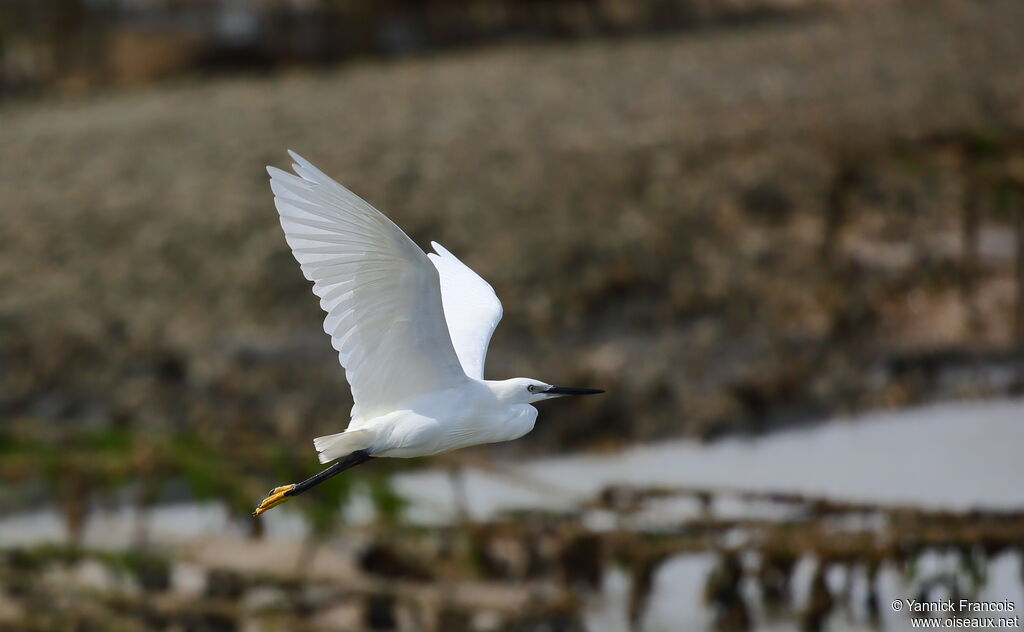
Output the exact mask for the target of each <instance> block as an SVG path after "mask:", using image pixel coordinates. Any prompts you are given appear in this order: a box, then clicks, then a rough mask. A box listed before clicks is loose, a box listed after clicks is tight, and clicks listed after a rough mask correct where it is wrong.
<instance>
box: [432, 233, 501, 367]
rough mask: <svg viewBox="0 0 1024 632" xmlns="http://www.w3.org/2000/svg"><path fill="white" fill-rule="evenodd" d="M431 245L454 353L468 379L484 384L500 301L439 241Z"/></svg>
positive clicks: (492, 289)
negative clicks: (485, 366)
mask: <svg viewBox="0 0 1024 632" xmlns="http://www.w3.org/2000/svg"><path fill="white" fill-rule="evenodd" d="M430 245H431V246H433V247H434V251H435V252H437V254H434V253H430V254H428V255H427V256H428V257H430V261H431V262H432V263H433V264H434V265H435V266H437V271H438V272H440V273H441V298H442V300H443V302H444V316H445V319H447V321H448V333H449V334H451V338H452V344H454V345H455V353H457V354H458V356H459V362H461V363H462V369H463V370H464V371H465V372H466V375H468V376H470V377H475V378H477V379H480V380H482V379H484V362H485V361H486V360H487V345H488V344H489V343H490V342H491V334H493V333H494V328H495V327H497V326H498V321H499V320H501V313H502V312H501V301H499V300H498V296H497V295H496V294H495V293H494V288H492V287H491V286H490V284H489V283H487V281H484V280H483V279H482V278H481V277H480V275H479V274H477V273H476V272H473V270H472V269H471V268H470V267H469V266H467V265H466V264H464V263H462V262H461V261H459V260H458V259H457V258H456V257H455V255H453V254H452V253H450V252H448V251H447V250H446V249H445V247H444V246H442V245H441V244H439V243H437V242H436V241H432V242H430Z"/></svg>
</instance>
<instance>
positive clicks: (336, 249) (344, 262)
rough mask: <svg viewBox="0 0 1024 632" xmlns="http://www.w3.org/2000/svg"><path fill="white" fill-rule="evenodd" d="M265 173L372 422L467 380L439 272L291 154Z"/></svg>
mask: <svg viewBox="0 0 1024 632" xmlns="http://www.w3.org/2000/svg"><path fill="white" fill-rule="evenodd" d="M289 154H290V155H291V157H292V158H293V159H294V160H295V164H293V165H292V169H294V170H295V173H296V174H298V177H296V176H294V175H292V174H290V173H286V172H284V171H281V170H280V169H275V168H274V167H267V171H268V172H269V173H270V186H271V188H272V189H273V191H274V202H275V204H276V206H277V210H278V212H279V213H280V215H281V226H282V227H283V228H284V233H285V237H286V238H287V239H288V245H289V246H291V249H292V253H293V254H294V255H295V258H296V259H297V260H298V262H299V263H300V264H301V266H302V272H303V274H305V275H306V278H307V279H309V280H310V281H313V293H314V294H316V295H317V296H319V297H320V307H322V308H323V310H324V311H325V312H327V318H326V319H325V320H324V331H326V332H327V333H328V334H329V335H330V336H331V343H332V344H333V345H334V348H335V349H336V350H337V351H338V357H339V358H340V360H341V365H342V366H343V367H345V373H346V376H347V378H348V382H349V385H351V387H352V398H353V400H354V401H355V406H354V407H353V408H352V418H353V419H370V418H373V417H376V416H378V415H382V414H385V413H388V412H391V411H393V410H396V409H398V408H400V407H401V406H402V405H403V404H404V403H406V402H408V401H409V400H411V399H413V398H415V397H416V396H419V395H423V394H426V393H430V392H433V391H437V390H441V389H444V388H449V387H452V386H457V385H458V384H459V383H461V382H462V381H464V380H465V379H466V376H465V373H464V372H463V370H462V367H461V366H460V365H459V360H458V357H457V356H456V354H455V349H454V348H453V347H452V341H451V338H450V337H449V335H448V327H447V325H446V323H445V319H444V310H443V307H442V304H441V288H440V283H439V278H438V272H437V269H436V268H434V266H432V265H431V264H430V261H429V260H428V259H427V256H426V254H425V253H424V252H423V251H422V250H421V249H420V248H419V246H417V245H416V244H415V243H413V241H412V240H411V239H409V237H408V236H407V235H406V234H405V233H404V232H402V230H401V229H400V228H399V227H398V226H396V225H395V224H394V223H393V222H392V221H391V220H389V219H388V218H387V217H385V216H384V214H382V213H381V212H380V211H378V210H376V209H375V208H373V207H372V206H370V205H369V204H367V203H366V202H364V201H363V200H362V199H360V198H359V197H358V196H356V195H355V194H354V193H352V192H351V191H349V190H348V189H346V188H345V187H343V186H341V185H340V184H338V183H337V182H335V181H334V180H332V179H331V178H329V177H327V176H326V175H324V174H323V173H322V172H321V171H320V170H319V169H317V168H316V167H314V166H313V165H312V164H310V163H309V162H308V161H306V160H305V159H303V158H302V157H300V156H299V155H297V154H295V153H294V152H289Z"/></svg>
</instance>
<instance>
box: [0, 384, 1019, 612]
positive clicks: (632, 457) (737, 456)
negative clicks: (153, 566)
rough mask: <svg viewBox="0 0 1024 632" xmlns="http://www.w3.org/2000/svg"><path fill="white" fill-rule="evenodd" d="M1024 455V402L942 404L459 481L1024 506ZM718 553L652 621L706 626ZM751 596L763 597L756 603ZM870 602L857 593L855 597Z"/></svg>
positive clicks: (417, 502) (686, 573) (616, 585)
mask: <svg viewBox="0 0 1024 632" xmlns="http://www.w3.org/2000/svg"><path fill="white" fill-rule="evenodd" d="M1022 452H1024V400H1020V399H1017V400H1001V401H991V402H973V403H947V404H941V405H934V406H928V407H922V408H916V409H911V410H904V411H898V412H887V413H875V414H869V415H864V416H861V417H858V418H850V419H839V420H834V421H830V422H827V423H824V424H821V425H817V426H812V427H806V428H801V429H796V430H792V431H788V432H784V433H778V434H773V435H769V436H765V437H759V438H750V439H728V440H723V441H719V442H716V443H712V444H700V443H696V442H692V441H684V440H679V441H668V442H663V443H658V444H652V445H643V446H637V447H634V448H631V449H628V450H625V451H623V452H620V453H616V454H607V455H600V456H595V455H579V456H562V457H551V458H544V459H538V460H534V461H530V462H526V463H523V464H519V465H505V466H502V467H501V468H499V469H500V471H482V470H479V469H474V468H472V467H467V468H464V474H463V487H464V498H465V502H466V507H465V510H466V511H467V512H468V513H469V514H470V515H471V516H472V517H474V518H476V519H481V520H482V519H488V518H492V517H494V516H496V515H497V514H499V513H500V512H502V511H505V510H510V509H530V508H541V509H566V508H570V507H573V506H575V505H576V504H577V503H579V502H581V501H584V500H587V499H589V498H591V497H592V496H593V494H595V493H596V492H597V491H599V490H600V489H602V488H604V487H605V486H607V485H609V484H614V483H628V484H633V485H638V486H648V485H662V486H686V487H709V488H722V489H744V490H762V491H787V492H797V493H802V494H808V495H814V496H825V497H829V498H831V499H835V500H847V501H867V502H876V503H881V504H894V505H908V506H916V507H922V508H931V509H935V508H948V509H957V510H965V509H969V508H987V509H1021V508H1024V484H1022V482H1024V459H1022V458H1021V457H1022ZM394 485H395V488H396V490H397V491H398V492H399V493H400V494H401V495H403V496H405V497H406V498H407V499H408V500H409V501H411V504H410V507H409V510H408V515H407V517H408V518H409V519H410V520H411V521H413V522H420V523H428V524H429V523H435V524H436V523H447V522H450V521H451V520H452V519H453V518H454V517H455V516H456V515H457V510H458V506H457V503H456V494H455V492H454V487H453V484H452V479H451V476H450V473H449V472H448V471H447V470H441V469H436V470H425V471H421V472H413V473H407V474H402V475H399V476H396V477H395V479H394ZM699 511H700V507H698V506H697V503H696V502H694V501H693V500H692V499H689V498H681V499H671V500H665V501H659V502H657V503H652V504H651V506H650V507H649V508H648V509H647V510H645V511H644V512H642V513H641V515H640V516H638V517H637V521H638V523H639V524H640V525H641V526H651V527H657V525H658V524H659V523H664V524H671V523H673V522H676V521H678V520H679V519H680V518H685V517H692V516H695V515H697V512H699ZM786 511H787V510H786V508H785V507H780V506H779V505H772V504H770V503H759V502H751V501H744V500H740V499H739V498H737V497H734V496H729V495H728V494H725V495H722V496H721V497H716V501H715V503H714V505H713V506H712V512H713V514H714V515H715V516H717V517H759V518H766V519H773V518H781V517H785V515H786V513H785V512H786ZM372 513H373V512H372V509H371V507H370V503H369V502H368V501H367V499H366V497H365V496H359V495H357V497H356V499H355V500H354V501H353V503H352V505H351V506H350V507H349V513H348V515H349V516H350V517H351V518H352V519H353V521H354V522H357V523H358V522H368V521H370V520H372ZM606 518H607V517H606V516H602V515H601V513H600V512H591V514H588V515H587V516H586V517H585V519H586V521H587V524H588V526H590V527H592V528H600V527H601V525H602V521H603V520H605V519H606ZM142 519H144V520H145V521H146V524H147V526H148V531H149V539H150V540H151V541H154V542H160V543H166V544H174V543H180V544H187V543H189V542H194V541H196V540H198V539H201V538H204V537H209V536H216V537H218V538H225V537H227V538H235V539H240V538H241V537H242V536H243V535H244V532H243V529H242V527H241V526H240V525H239V524H238V523H237V522H234V521H232V520H231V519H230V518H229V516H228V513H227V512H226V511H225V510H224V508H223V507H221V506H220V505H219V504H217V503H186V504H175V505H162V506H158V507H156V508H154V509H152V510H151V511H150V512H148V513H147V514H146V515H145V517H144V518H142ZM137 520H139V516H138V515H137V514H136V513H135V512H134V511H131V510H128V509H122V510H98V511H95V512H94V513H93V514H92V515H91V517H90V520H89V523H88V525H87V528H86V532H85V542H86V544H87V545H90V546H95V547H123V546H127V544H128V543H130V542H132V535H133V534H134V533H135V530H136V528H137V526H138V525H137ZM608 524H611V523H610V522H609V523H608ZM266 525H267V532H268V537H269V538H271V539H272V540H279V541H280V540H295V539H297V538H299V537H301V536H302V535H303V534H304V533H305V530H306V528H305V525H304V523H303V521H302V519H301V518H300V517H299V515H298V513H297V512H293V511H289V508H288V507H287V506H285V507H284V508H282V509H280V510H275V511H274V512H271V513H270V514H268V515H267V521H266ZM859 526H865V525H859ZM62 539H63V527H62V523H61V521H60V519H59V516H58V514H57V512H56V511H55V510H54V509H52V508H43V509H40V510H38V511H34V512H25V513H20V514H18V515H14V516H7V517H4V518H2V519H0V547H4V546H14V545H19V544H32V543H39V542H46V541H61V540H62ZM716 559H717V558H716V556H715V555H714V554H712V553H695V554H686V555H677V556H675V557H673V558H671V559H670V560H669V561H667V562H666V563H665V564H664V565H663V566H662V567H661V568H660V569H659V570H658V571H657V574H656V576H655V577H656V581H655V583H654V589H653V592H652V594H651V596H650V599H649V602H648V607H647V609H646V611H645V612H646V614H645V616H644V624H643V629H644V630H646V631H648V632H661V631H668V630H680V629H705V628H706V626H707V624H708V622H709V621H710V619H711V613H710V612H709V611H708V608H707V607H706V606H705V605H704V604H703V602H702V597H701V595H702V594H703V586H704V583H705V580H706V577H707V575H708V573H709V572H710V571H711V569H712V568H713V566H714V564H715V562H716ZM921 564H922V565H931V568H932V570H936V569H938V570H942V569H944V568H946V567H950V568H955V566H956V564H957V560H956V559H955V558H948V559H947V558H943V556H942V555H939V554H934V555H931V554H929V557H927V558H926V559H924V560H922V562H921ZM813 566H814V563H813V560H811V559H805V560H803V561H802V562H801V565H800V567H798V569H797V572H796V574H795V576H794V584H795V585H794V595H795V598H796V601H797V605H798V606H799V604H800V603H801V602H802V601H803V600H806V594H807V590H808V588H807V587H808V585H809V582H810V578H811V572H812V570H813ZM829 579H830V582H831V580H835V582H834V583H835V584H836V587H838V586H839V585H840V584H841V583H842V580H843V578H842V577H830V578H829ZM852 586H853V593H854V594H856V592H857V591H858V590H861V591H862V590H863V587H864V583H863V580H862V579H856V578H855V581H854V582H853V584H852ZM879 586H880V594H879V597H880V603H882V604H883V612H882V617H883V619H882V623H883V627H884V629H897V630H898V629H906V627H907V625H908V622H907V619H906V617H905V616H904V615H897V614H894V613H893V612H892V611H891V610H889V609H888V604H889V603H891V601H892V600H893V599H897V598H907V597H912V596H913V594H912V591H913V590H914V588H913V586H911V585H909V584H907V583H906V580H905V578H904V577H903V576H902V575H901V573H899V572H898V571H897V570H896V569H895V568H893V567H890V566H885V567H883V570H882V573H881V576H880V582H879ZM750 590H755V589H754V588H753V587H750ZM836 592H838V591H836ZM628 594H629V579H628V577H627V576H626V575H625V574H624V573H623V572H622V571H619V570H615V569H613V570H610V571H608V572H607V573H606V576H605V582H604V589H603V591H602V592H601V594H599V595H597V596H595V597H593V598H591V599H590V600H589V601H588V603H587V605H586V608H585V612H586V622H587V626H588V629H589V630H592V631H594V632H625V631H626V630H627V629H628V624H627V622H626V616H625V612H626V603H627V599H628ZM754 596H756V595H754ZM982 596H983V597H985V598H990V599H1011V600H1013V601H1015V603H1016V604H1018V608H1019V609H1020V608H1022V607H1024V593H1022V589H1021V559H1020V556H1019V555H1018V554H1017V553H1005V554H1002V555H1001V556H999V557H997V558H996V559H994V560H993V561H992V562H991V563H990V565H989V572H988V581H987V584H986V585H985V586H984V588H983V589H982ZM750 601H751V603H757V600H756V599H751V600H750ZM861 602H862V600H856V599H854V600H853V601H852V602H851V603H853V604H856V603H861ZM837 610H838V612H837V614H834V615H833V616H832V618H831V620H830V622H829V628H828V629H829V630H833V631H836V630H838V631H854V630H868V629H872V628H870V626H868V625H867V624H866V623H864V620H865V618H864V616H863V613H859V612H857V609H856V607H854V606H852V605H851V606H850V607H849V608H839V609H837ZM1016 614H1021V615H1024V613H1022V612H1017V613H1016ZM753 616H754V617H755V620H757V621H758V628H757V629H758V630H771V631H772V632H783V631H789V630H796V629H797V624H796V623H795V622H794V621H792V620H779V621H770V620H768V619H767V617H766V616H765V615H764V613H760V612H757V611H756V610H755V611H754V612H753Z"/></svg>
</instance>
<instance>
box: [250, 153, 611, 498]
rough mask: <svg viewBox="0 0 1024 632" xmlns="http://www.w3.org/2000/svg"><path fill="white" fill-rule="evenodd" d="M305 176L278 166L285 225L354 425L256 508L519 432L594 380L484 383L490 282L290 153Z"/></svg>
mask: <svg viewBox="0 0 1024 632" xmlns="http://www.w3.org/2000/svg"><path fill="white" fill-rule="evenodd" d="M289 154H290V155H291V157H292V158H293V159H294V160H295V163H294V164H293V165H292V169H294V171H295V173H296V174H297V175H292V174H290V173H287V172H285V171H282V170H280V169H276V168H274V167H267V171H268V172H269V173H270V187H271V189H272V190H273V192H274V202H275V203H276V206H277V210H278V213H280V216H281V226H282V227H283V228H284V232H285V237H286V239H287V240H288V245H289V246H290V247H291V249H292V253H293V254H294V255H295V258H296V259H297V260H298V262H299V264H300V265H301V267H302V272H303V273H304V274H305V275H306V278H307V279H309V280H310V281H312V282H313V293H314V294H316V295H317V296H318V297H320V307H322V308H323V310H324V311H325V312H327V318H326V319H325V320H324V330H325V331H326V332H327V334H328V335H330V336H331V343H332V344H333V346H334V348H335V349H336V350H337V351H338V356H339V358H340V360H341V365H342V366H343V367H344V368H345V374H346V376H347V378H348V382H349V385H350V386H351V388H352V399H353V401H354V405H353V407H352V415H351V420H350V421H349V424H348V429H347V430H345V431H344V432H339V433H337V434H332V435H327V436H325V437H317V438H316V439H314V440H313V445H314V447H315V448H316V451H317V453H318V454H319V458H320V462H321V463H329V462H331V461H335V460H337V463H335V464H334V465H332V466H331V467H329V468H327V469H326V470H324V471H322V472H320V473H319V474H317V475H315V476H313V477H312V478H309V479H307V480H305V481H303V482H301V483H297V484H293V485H284V486H281V487H277V488H275V489H273V490H272V491H271V492H270V495H268V496H267V498H266V499H264V500H263V502H262V503H260V505H259V507H257V508H256V511H255V515H259V514H261V513H263V512H264V511H266V510H267V509H270V508H271V507H274V506H276V505H279V504H281V503H282V502H285V501H286V500H288V499H289V498H291V497H293V496H296V495H298V494H301V493H302V492H304V491H307V490H308V489H310V488H311V487H313V486H315V485H317V484H319V483H321V482H323V481H324V480H326V479H328V478H330V477H331V476H334V475H336V474H338V473H340V472H342V471H344V470H347V469H349V468H351V467H354V466H356V465H359V464H360V463H364V462H366V461H367V460H369V459H370V458H374V457H398V458H409V457H417V456H429V455H433V454H439V453H442V452H448V451H451V450H458V449H459V448H465V447H467V446H472V445H478V444H483V443H495V442H499V441H511V440H513V439H518V438H519V437H522V436H523V435H525V434H526V433H528V432H530V430H532V429H533V425H534V422H535V421H536V419H537V409H536V408H534V407H533V406H532V405H531V404H533V403H535V402H538V401H541V400H544V399H550V398H553V397H559V396H562V395H588V394H593V393H601V392H603V391H601V390H599V389H594V388H572V387H565V386H552V385H551V384H547V383H545V382H542V381H540V380H535V379H530V378H525V377H520V378H513V379H510V380H497V381H495V380H485V379H484V360H485V358H486V355H487V345H488V343H489V342H490V340H491V334H492V333H493V332H494V328H495V327H496V326H497V324H498V321H499V320H500V319H501V314H502V308H501V302H500V301H499V300H498V297H497V296H496V295H495V294H494V290H493V289H492V288H491V286H490V285H489V284H488V283H487V281H484V280H483V279H482V278H480V276H478V275H477V274H476V273H475V272H473V271H472V270H471V269H470V268H469V267H467V266H466V265H465V264H463V263H462V262H461V261H459V260H458V259H457V258H456V257H455V255H453V254H452V253H450V252H448V251H447V250H445V248H443V247H442V246H441V245H440V244H438V243H436V242H432V244H431V245H432V246H433V248H434V252H433V253H430V254H429V255H428V254H426V253H424V252H423V251H422V250H421V249H420V248H419V247H418V246H417V245H416V244H415V243H414V242H413V241H412V240H411V239H410V238H409V237H408V236H407V235H406V234H405V233H404V232H402V230H401V229H400V228H399V227H398V226H396V225H395V224H394V223H393V222H392V221H391V220H389V219H388V218H387V217H385V216H384V214H383V213H381V212H380V211H378V210H376V209H375V208H373V207H372V206H370V205H369V204H367V203H366V202H365V201H363V200H362V199H360V198H359V197H358V196H356V195H355V194H354V193H352V192H351V191H349V190H348V189H346V188H345V187H343V186H341V185H340V184H338V183H337V182H335V181H334V180H332V179H331V178H329V177H328V176H326V175H324V173H323V172H321V171H320V170H319V169H317V168H316V167H314V166H313V165H312V164H310V163H309V162H308V161H307V160H305V159H303V158H302V157H300V156H299V155H297V154H296V153H294V152H289Z"/></svg>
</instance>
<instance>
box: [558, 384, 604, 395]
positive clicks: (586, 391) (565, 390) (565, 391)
mask: <svg viewBox="0 0 1024 632" xmlns="http://www.w3.org/2000/svg"><path fill="white" fill-rule="evenodd" d="M544 392H545V393H547V394H549V395H597V394H598V393H603V392H604V391H602V390H601V389H599V388H577V387H575V386H549V387H548V388H547V389H545V391H544Z"/></svg>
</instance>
